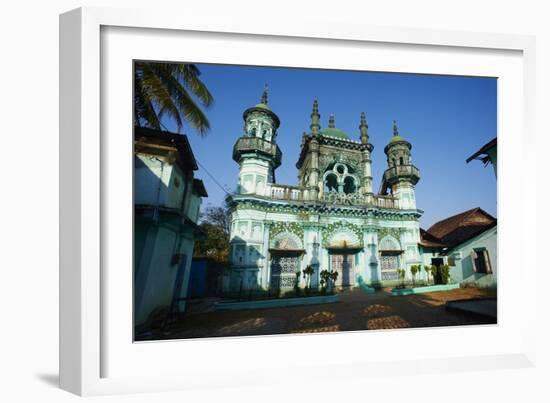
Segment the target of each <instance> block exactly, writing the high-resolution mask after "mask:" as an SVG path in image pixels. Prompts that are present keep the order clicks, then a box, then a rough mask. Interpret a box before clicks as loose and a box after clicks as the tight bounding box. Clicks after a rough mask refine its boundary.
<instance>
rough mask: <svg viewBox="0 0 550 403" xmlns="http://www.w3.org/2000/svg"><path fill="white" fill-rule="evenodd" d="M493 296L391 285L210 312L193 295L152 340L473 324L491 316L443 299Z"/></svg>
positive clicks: (466, 290) (207, 304)
mask: <svg viewBox="0 0 550 403" xmlns="http://www.w3.org/2000/svg"><path fill="white" fill-rule="evenodd" d="M486 297H496V291H494V290H480V289H475V288H461V289H455V290H450V291H443V292H433V293H426V294H417V295H409V296H399V297H395V296H392V295H391V294H390V290H389V289H383V290H380V291H378V292H376V293H375V294H365V293H364V292H363V291H361V290H349V291H345V292H343V293H341V294H340V299H339V301H338V302H336V303H330V304H319V305H305V306H295V307H288V308H269V309H249V310H241V311H214V310H213V308H212V305H213V303H214V302H215V301H216V300H215V299H206V300H195V301H191V302H190V304H189V309H188V312H187V313H186V315H185V316H184V317H183V318H182V319H180V320H178V321H177V322H176V323H174V324H172V325H169V326H167V327H166V328H165V329H163V330H162V331H158V332H155V334H154V335H153V336H149V338H152V339H180V338H195V337H222V336H249V335H264V334H284V333H317V332H335V331H350V330H380V329H401V328H413V327H432V326H454V325H475V324H490V323H495V319H491V318H490V317H486V316H480V315H476V314H473V313H467V312H460V311H454V310H448V309H446V307H445V303H446V302H447V301H454V300H468V299H476V298H486Z"/></svg>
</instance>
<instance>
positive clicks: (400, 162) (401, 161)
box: [399, 157, 403, 165]
mask: <svg viewBox="0 0 550 403" xmlns="http://www.w3.org/2000/svg"><path fill="white" fill-rule="evenodd" d="M399 165H403V157H400V158H399Z"/></svg>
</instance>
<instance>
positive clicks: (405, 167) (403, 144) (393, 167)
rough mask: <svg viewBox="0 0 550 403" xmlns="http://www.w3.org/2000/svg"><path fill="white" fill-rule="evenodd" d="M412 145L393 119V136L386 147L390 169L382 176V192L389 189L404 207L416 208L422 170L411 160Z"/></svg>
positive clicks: (385, 151) (385, 192) (384, 192)
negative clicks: (415, 187) (416, 195)
mask: <svg viewBox="0 0 550 403" xmlns="http://www.w3.org/2000/svg"><path fill="white" fill-rule="evenodd" d="M411 149H412V145H411V143H409V142H408V141H407V140H405V139H404V138H403V137H402V136H401V135H400V134H399V130H398V129H397V123H396V122H395V120H394V121H393V136H392V138H391V140H390V142H389V144H388V145H387V146H386V147H385V148H384V153H385V154H386V156H387V161H388V169H386V171H385V172H384V177H383V178H382V188H381V192H380V193H381V194H387V191H388V189H391V193H392V194H393V196H395V197H396V198H397V199H398V200H399V204H400V207H401V208H402V209H411V210H413V209H416V199H415V194H414V186H415V185H416V184H417V183H418V181H419V180H420V172H419V170H418V168H416V167H415V166H414V165H413V164H412V161H411Z"/></svg>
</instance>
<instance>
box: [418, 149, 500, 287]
mask: <svg viewBox="0 0 550 403" xmlns="http://www.w3.org/2000/svg"><path fill="white" fill-rule="evenodd" d="M472 160H481V161H482V162H483V163H484V164H485V165H487V164H489V163H491V164H492V165H493V168H494V171H495V177H496V175H497V139H496V138H494V139H493V140H491V141H489V142H488V143H487V144H485V145H484V146H483V147H481V148H480V149H479V150H478V151H476V152H475V153H474V154H473V155H471V156H470V157H469V158H468V159H467V160H466V162H467V163H468V162H470V161H472ZM497 235H498V233H497V219H496V218H495V217H493V216H492V215H490V214H489V213H487V212H486V211H484V210H483V209H481V208H479V207H477V208H473V209H471V210H468V211H464V212H462V213H459V214H456V215H454V216H452V217H448V218H445V219H443V220H441V221H439V222H437V223H435V224H434V225H432V226H431V227H430V228H428V230H427V231H424V230H422V232H421V241H420V248H421V253H422V256H423V264H425V265H432V264H435V265H439V264H448V265H449V267H450V274H451V281H452V282H455V283H460V284H462V285H467V284H471V285H475V286H477V287H491V288H493V287H497Z"/></svg>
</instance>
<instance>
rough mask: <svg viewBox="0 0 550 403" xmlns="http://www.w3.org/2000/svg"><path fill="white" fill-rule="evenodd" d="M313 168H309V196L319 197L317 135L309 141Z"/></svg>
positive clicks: (314, 198) (315, 198) (310, 197)
mask: <svg viewBox="0 0 550 403" xmlns="http://www.w3.org/2000/svg"><path fill="white" fill-rule="evenodd" d="M309 153H310V161H311V168H310V169H309V171H310V174H309V183H308V186H307V189H308V198H309V200H318V199H319V142H318V141H317V139H316V138H315V137H313V138H312V139H311V141H310V142H309Z"/></svg>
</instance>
